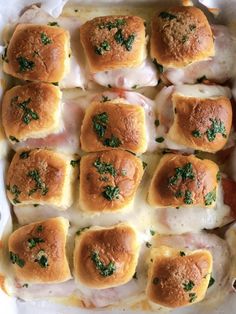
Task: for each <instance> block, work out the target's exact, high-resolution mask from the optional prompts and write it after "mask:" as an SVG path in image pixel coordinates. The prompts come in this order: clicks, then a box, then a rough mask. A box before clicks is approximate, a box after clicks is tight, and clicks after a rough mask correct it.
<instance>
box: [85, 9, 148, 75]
mask: <svg viewBox="0 0 236 314" xmlns="http://www.w3.org/2000/svg"><path fill="white" fill-rule="evenodd" d="M80 38H81V43H82V45H83V48H84V51H85V54H86V56H87V61H88V64H89V68H90V71H91V72H93V73H96V72H99V71H105V70H112V69H120V68H132V67H136V66H138V65H140V64H141V63H142V62H143V60H144V59H145V57H146V39H145V26H144V20H143V19H142V18H140V17H138V16H126V15H124V16H115V15H113V16H102V17H96V18H94V19H92V20H91V21H88V22H86V23H85V24H84V25H82V26H81V28H80Z"/></svg>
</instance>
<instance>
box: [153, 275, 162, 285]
mask: <svg viewBox="0 0 236 314" xmlns="http://www.w3.org/2000/svg"><path fill="white" fill-rule="evenodd" d="M159 282H160V279H159V278H158V277H155V278H153V280H152V283H153V284H154V285H158V284H159Z"/></svg>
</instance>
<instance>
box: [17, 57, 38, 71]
mask: <svg viewBox="0 0 236 314" xmlns="http://www.w3.org/2000/svg"><path fill="white" fill-rule="evenodd" d="M16 60H17V62H18V64H19V71H20V72H26V71H30V70H32V69H33V67H34V66H35V63H34V62H33V61H31V60H28V59H27V58H25V57H22V56H20V57H18V58H17V59H16Z"/></svg>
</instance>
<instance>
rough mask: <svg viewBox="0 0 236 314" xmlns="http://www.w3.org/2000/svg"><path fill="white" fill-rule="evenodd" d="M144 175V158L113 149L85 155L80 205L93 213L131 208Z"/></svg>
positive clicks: (82, 168)
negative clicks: (142, 159)
mask: <svg viewBox="0 0 236 314" xmlns="http://www.w3.org/2000/svg"><path fill="white" fill-rule="evenodd" d="M142 175H143V165H142V161H141V160H140V159H139V158H138V157H135V156H134V155H133V154H131V153H129V152H126V151H122V150H110V151H103V152H98V153H91V154H88V155H86V156H83V157H82V158H81V161H80V202H79V204H80V207H81V208H82V209H83V210H84V211H87V212H91V213H99V212H106V211H112V212H113V211H119V210H124V209H128V208H130V207H131V206H132V204H133V200H134V197H135V194H136V191H137V189H138V186H139V184H140V181H141V179H142Z"/></svg>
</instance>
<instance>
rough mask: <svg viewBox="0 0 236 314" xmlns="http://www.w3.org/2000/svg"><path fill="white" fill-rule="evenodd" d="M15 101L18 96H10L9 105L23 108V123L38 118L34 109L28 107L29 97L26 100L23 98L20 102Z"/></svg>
mask: <svg viewBox="0 0 236 314" xmlns="http://www.w3.org/2000/svg"><path fill="white" fill-rule="evenodd" d="M17 101H18V96H16V97H14V98H12V100H11V105H12V106H13V105H14V106H17V107H18V108H20V109H22V110H23V116H22V121H23V122H24V123H25V124H29V123H30V122H31V121H32V120H38V119H39V116H38V114H37V113H36V112H35V111H34V110H32V109H30V108H29V107H28V105H29V103H30V102H31V98H28V99H27V100H24V101H22V102H21V103H17Z"/></svg>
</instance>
